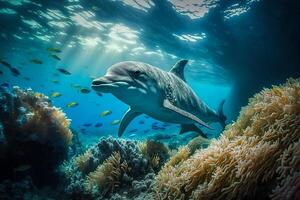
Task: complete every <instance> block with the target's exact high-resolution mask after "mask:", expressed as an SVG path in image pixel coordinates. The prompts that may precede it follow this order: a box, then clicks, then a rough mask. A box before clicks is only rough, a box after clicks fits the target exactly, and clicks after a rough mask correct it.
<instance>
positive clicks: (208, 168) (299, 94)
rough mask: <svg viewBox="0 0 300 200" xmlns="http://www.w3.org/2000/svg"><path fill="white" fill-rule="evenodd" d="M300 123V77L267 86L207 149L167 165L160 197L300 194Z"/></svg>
mask: <svg viewBox="0 0 300 200" xmlns="http://www.w3.org/2000/svg"><path fill="white" fill-rule="evenodd" d="M299 124H300V80H299V79H296V80H295V79H289V80H288V81H287V83H286V84H284V85H281V86H273V88H271V89H264V90H263V91H261V92H260V93H258V94H256V95H255V96H254V97H253V98H251V99H250V100H249V104H248V106H246V107H244V108H243V109H242V111H241V113H240V116H239V118H238V119H237V121H236V122H235V123H233V124H231V125H228V126H227V127H226V130H225V131H224V133H223V134H222V135H221V137H220V138H219V139H216V140H213V141H212V142H211V144H210V145H209V147H208V148H206V149H202V150H200V151H196V152H195V154H193V155H192V156H191V157H190V158H188V159H181V161H180V162H179V163H178V162H176V163H177V164H176V165H171V166H170V165H165V167H164V168H163V169H162V170H161V171H160V172H159V174H158V175H157V177H156V180H157V183H156V194H157V198H158V199H258V198H260V199H268V198H274V199H293V198H295V199H297V198H299V190H300V184H299V173H300V171H299V170H300V155H299V140H300V134H299V133H300V126H299ZM171 160H172V158H171Z"/></svg>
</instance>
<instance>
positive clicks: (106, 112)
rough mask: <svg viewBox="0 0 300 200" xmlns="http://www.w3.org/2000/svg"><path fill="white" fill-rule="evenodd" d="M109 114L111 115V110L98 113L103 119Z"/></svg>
mask: <svg viewBox="0 0 300 200" xmlns="http://www.w3.org/2000/svg"><path fill="white" fill-rule="evenodd" d="M111 113H112V111H111V110H105V111H103V112H101V113H100V116H101V117H105V116H107V115H110V114H111Z"/></svg>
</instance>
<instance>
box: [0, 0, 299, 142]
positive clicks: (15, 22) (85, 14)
mask: <svg viewBox="0 0 300 200" xmlns="http://www.w3.org/2000/svg"><path fill="white" fill-rule="evenodd" d="M298 4H299V3H297V1H279V0H277V1H255V0H248V1H231V0H230V1H218V0H211V1H188V0H187V1H179V0H173V1H160V0H149V1H147V0H141V1H140V0H136V1H134V0H127V1H117V0H116V1H108V0H107V1H106V0H105V1H104V0H102V1H83V0H81V1H79V0H78V1H75V0H69V1H51V2H50V1H32V0H31V1H30V0H23V1H18V0H11V1H10V0H8V1H4V0H0V25H1V26H0V31H1V35H0V44H1V49H0V59H1V60H4V61H6V62H8V63H10V64H11V65H12V66H13V67H16V68H18V69H19V70H20V72H21V75H20V76H13V75H12V74H11V72H10V71H9V69H8V68H6V67H5V66H3V65H1V68H0V70H1V71H3V75H1V83H4V82H7V83H9V84H10V86H13V85H18V86H20V87H22V88H27V87H31V88H32V89H33V90H35V91H39V92H42V93H45V94H47V95H50V94H51V93H52V92H60V93H61V94H62V96H61V97H58V98H52V99H53V104H54V105H55V106H57V107H61V108H62V109H63V111H64V112H66V114H67V116H68V118H70V119H71V120H72V124H71V126H72V127H73V128H74V129H76V130H80V129H81V128H84V127H83V124H85V123H93V125H92V126H91V127H88V128H86V127H85V128H86V129H87V131H86V132H83V133H82V134H81V137H82V138H83V139H87V141H90V140H96V139H97V138H98V137H99V136H103V135H109V134H111V135H114V136H116V131H117V128H118V125H111V122H112V121H113V120H119V119H121V117H122V115H123V114H124V112H125V111H126V110H127V107H128V106H127V105H125V104H123V103H122V102H120V101H119V100H117V99H116V98H114V97H113V96H111V95H106V94H105V95H103V96H102V97H99V96H98V95H97V94H96V93H95V92H93V91H91V92H90V93H89V94H82V93H81V92H79V90H78V89H76V88H74V87H72V86H71V84H79V85H80V86H82V87H88V88H90V84H91V80H92V78H94V77H98V76H101V75H103V74H104V73H105V71H106V69H107V68H108V67H109V66H111V65H112V64H114V63H116V62H120V61H124V60H135V61H142V62H146V63H149V64H152V65H154V66H157V67H160V68H161V69H163V70H169V69H170V68H171V67H172V65H174V64H175V63H176V62H177V61H178V60H179V59H182V58H185V59H189V64H188V65H187V67H186V69H185V73H186V77H187V82H188V83H189V85H190V86H191V87H192V88H193V89H194V90H195V92H196V93H197V94H198V96H199V97H200V98H201V99H202V100H204V101H205V102H206V103H207V104H208V105H209V106H210V107H212V108H213V109H217V107H218V104H219V102H220V101H221V100H222V99H226V104H225V111H224V112H225V114H226V115H227V116H228V118H229V120H228V122H230V121H231V120H234V119H235V118H236V116H237V115H238V112H239V110H240V108H241V106H244V105H246V104H247V99H248V98H249V97H250V96H252V95H253V94H254V93H256V92H258V91H259V90H261V89H262V88H263V87H269V86H270V85H272V84H278V83H283V82H284V81H285V79H286V78H288V77H298V76H299V73H300V72H299V68H300V67H299V66H300V65H299V64H300V58H299V55H300V50H299V46H300V40H299V37H298V36H299V32H300V31H299V26H298V25H299V19H300V12H299V5H298ZM49 47H55V48H58V49H60V50H61V51H62V52H61V53H55V52H49V51H47V48H49ZM50 54H55V55H57V56H59V58H61V60H57V59H55V58H53V57H51V56H50ZM32 59H38V60H41V61H42V62H43V63H42V64H35V63H33V62H31V60H32ZM57 68H64V69H66V70H68V71H69V72H70V73H71V75H65V74H62V73H60V72H58V71H57ZM57 74H59V75H58V76H57ZM26 79H27V80H26ZM53 80H58V81H59V83H54V82H53ZM72 101H75V102H78V103H79V105H78V106H77V107H72V108H68V107H67V106H66V105H67V104H68V103H70V102H72ZM105 110H111V111H112V114H111V115H108V116H106V117H100V113H101V112H102V111H105ZM141 120H142V121H144V124H140V123H139V121H141ZM98 122H99V123H103V126H102V127H98V128H95V127H93V126H94V125H95V123H98ZM154 122H155V121H154V120H153V119H148V118H145V116H141V117H139V118H137V119H136V120H134V122H133V123H132V124H130V126H129V127H128V129H127V132H125V135H124V136H125V137H130V138H143V137H147V136H149V135H152V134H156V133H158V132H163V133H166V134H171V133H177V132H178V131H179V130H178V127H177V126H176V125H171V126H168V127H167V128H166V130H161V131H157V130H151V131H150V132H148V133H144V131H145V130H147V129H151V125H152V124H153V123H154ZM214 127H215V130H214V131H208V130H205V129H204V132H207V133H210V134H213V135H215V136H217V135H219V133H220V127H219V125H218V124H215V125H214ZM134 129H137V131H136V132H131V133H130V132H129V131H130V130H134Z"/></svg>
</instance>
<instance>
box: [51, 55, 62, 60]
mask: <svg viewBox="0 0 300 200" xmlns="http://www.w3.org/2000/svg"><path fill="white" fill-rule="evenodd" d="M51 57H52V58H54V59H56V60H61V58H60V57H58V56H57V55H55V54H51Z"/></svg>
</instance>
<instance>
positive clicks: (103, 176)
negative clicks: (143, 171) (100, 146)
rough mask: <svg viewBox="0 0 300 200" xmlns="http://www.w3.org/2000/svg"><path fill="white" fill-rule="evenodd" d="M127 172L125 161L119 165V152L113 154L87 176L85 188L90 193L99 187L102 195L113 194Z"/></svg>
mask: <svg viewBox="0 0 300 200" xmlns="http://www.w3.org/2000/svg"><path fill="white" fill-rule="evenodd" d="M128 171H129V169H128V164H127V162H126V160H125V161H124V162H122V163H121V155H120V153H119V152H113V153H112V155H111V156H110V157H108V158H107V159H106V160H105V161H104V162H103V163H102V164H101V165H99V166H98V167H97V169H96V170H95V171H93V172H91V173H89V174H88V176H87V180H86V183H85V187H86V190H87V191H92V190H93V188H94V187H99V189H101V191H102V193H103V194H104V196H105V194H106V193H108V192H114V191H115V188H117V187H119V185H120V184H121V179H122V176H123V175H124V174H125V173H127V172H128Z"/></svg>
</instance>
